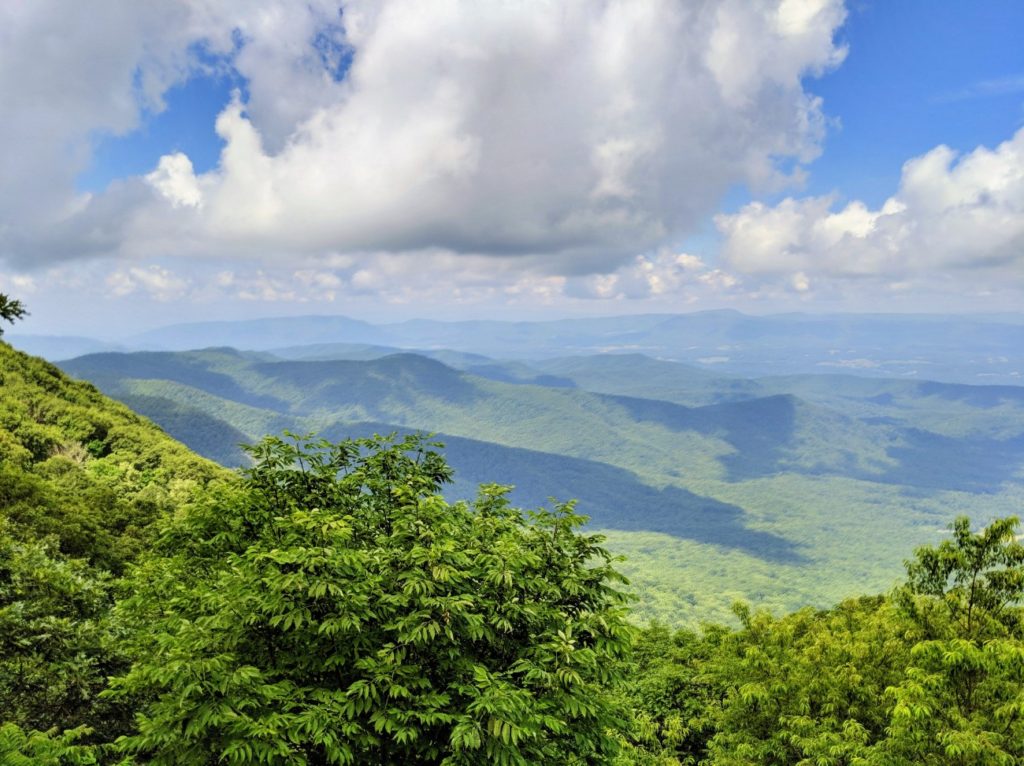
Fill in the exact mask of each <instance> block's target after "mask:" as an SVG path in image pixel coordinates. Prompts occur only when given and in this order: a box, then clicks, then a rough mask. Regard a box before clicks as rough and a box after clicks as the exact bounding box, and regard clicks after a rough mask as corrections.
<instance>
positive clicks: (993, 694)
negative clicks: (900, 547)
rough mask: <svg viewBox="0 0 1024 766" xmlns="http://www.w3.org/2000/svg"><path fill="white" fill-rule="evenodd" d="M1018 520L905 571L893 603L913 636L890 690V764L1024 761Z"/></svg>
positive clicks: (963, 538) (1022, 561)
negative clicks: (907, 660)
mask: <svg viewBox="0 0 1024 766" xmlns="http://www.w3.org/2000/svg"><path fill="white" fill-rule="evenodd" d="M1018 527H1019V523H1018V520H1017V519H1016V518H1014V517H1010V518H1006V519H996V520H995V521H993V522H992V523H990V524H989V525H988V526H987V527H985V528H984V529H982V530H980V531H978V532H973V531H972V530H971V526H970V522H969V520H968V519H967V518H966V517H960V518H958V519H957V520H956V521H955V522H954V524H953V525H952V526H951V531H952V536H951V539H949V540H945V541H943V542H942V543H941V544H940V545H938V546H937V547H931V546H925V547H922V548H919V549H918V550H917V551H916V556H915V559H914V560H913V561H910V562H908V563H907V571H908V574H909V578H908V583H907V587H906V588H905V589H904V590H903V592H902V593H901V594H899V602H900V604H901V605H902V607H903V609H904V610H905V611H906V613H907V614H908V615H909V616H910V617H911V619H912V620H913V621H914V623H915V624H916V626H917V634H918V638H919V640H918V641H917V643H916V644H915V645H914V647H913V649H912V650H911V661H910V665H909V667H908V669H907V671H906V677H905V679H904V681H903V682H902V683H900V684H899V685H898V686H896V687H893V688H891V689H889V690H888V692H887V693H888V696H889V698H890V701H891V703H892V704H891V718H892V722H891V726H890V733H891V741H890V743H889V744H890V747H889V748H888V754H889V758H890V760H889V762H895V763H898V762H905V763H915V764H917V763H921V764H963V765H965V766H966V765H968V764H970V765H971V766H974V765H977V766H983V764H1013V763H1021V762H1022V761H1024V545H1022V544H1021V543H1020V541H1019V538H1018ZM897 759H902V760H897Z"/></svg>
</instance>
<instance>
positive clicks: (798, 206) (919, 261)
mask: <svg viewBox="0 0 1024 766" xmlns="http://www.w3.org/2000/svg"><path fill="white" fill-rule="evenodd" d="M834 208H835V200H834V199H833V198H830V197H810V198H805V199H792V198H788V199H785V200H783V201H782V202H780V203H779V204H778V205H775V206H773V207H769V206H766V205H764V204H762V203H758V202H755V203H751V204H749V205H746V206H745V207H743V208H742V209H741V210H740V211H739V212H738V213H735V214H733V215H720V216H718V217H717V218H716V219H715V220H716V223H717V225H718V228H719V230H720V231H721V233H722V234H723V235H724V237H725V241H724V243H723V250H722V254H723V257H724V258H725V260H726V262H728V263H729V264H730V265H731V266H732V267H733V268H735V269H737V270H740V271H742V272H746V273H749V274H778V275H786V274H789V275H791V279H792V284H793V287H794V288H795V289H797V290H806V289H808V288H809V287H810V278H811V277H812V276H814V275H820V276H825V277H882V278H885V279H889V280H892V281H893V284H892V285H891V286H892V288H893V289H896V290H898V289H905V288H906V284H905V283H904V282H903V281H902V279H903V278H904V277H921V276H934V275H935V274H937V273H939V272H942V271H949V270H953V271H956V270H967V269H970V270H972V271H974V272H993V271H998V272H999V273H1001V274H1004V275H1005V276H1006V277H1007V278H1009V279H1011V280H1016V281H1018V282H1019V281H1020V280H1022V279H1024V128H1022V129H1021V130H1019V131H1018V132H1017V133H1016V134H1015V135H1014V136H1013V137H1012V138H1011V139H1009V140H1008V141H1005V142H1003V143H1002V144H1000V145H999V146H997V147H996V148H995V149H989V148H986V147H979V148H977V149H975V150H974V151H972V152H970V153H969V154H966V155H963V156H959V157H958V156H957V154H956V153H955V152H954V151H953V150H952V149H950V148H948V147H946V146H939V147H937V148H935V149H933V150H931V151H930V152H928V153H926V154H923V155H921V156H919V157H915V158H914V159H912V160H910V161H909V162H907V163H906V164H905V165H904V166H903V174H902V178H901V180H900V185H899V189H898V190H897V191H896V193H895V194H894V195H893V196H892V197H890V198H889V199H888V200H886V202H885V204H883V205H882V206H881V207H880V208H878V209H874V210H872V209H870V208H869V207H868V206H867V205H865V204H864V203H863V202H860V201H856V200H855V201H852V202H850V203H848V204H847V205H846V206H844V207H842V208H840V209H838V210H835V209H834Z"/></svg>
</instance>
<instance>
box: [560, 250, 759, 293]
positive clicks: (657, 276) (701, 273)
mask: <svg viewBox="0 0 1024 766" xmlns="http://www.w3.org/2000/svg"><path fill="white" fill-rule="evenodd" d="M738 286H739V279H737V278H736V276H735V275H733V274H730V273H728V272H726V271H723V270H722V269H717V268H711V267H710V266H708V265H707V264H706V263H705V262H704V261H703V260H702V259H701V258H699V257H697V256H695V255H691V254H689V253H675V252H672V251H670V250H661V251H659V252H658V253H656V254H654V255H651V256H643V255H638V256H636V257H634V258H632V259H631V260H630V261H628V262H626V263H625V264H623V265H622V266H620V267H619V268H618V269H616V270H615V271H612V272H608V273H603V274H593V275H590V276H586V277H582V278H578V279H575V280H572V281H571V282H569V284H568V286H567V290H566V293H567V294H568V295H571V296H574V297H583V298H602V299H614V300H624V299H633V300H637V299H640V300H643V299H659V298H663V297H668V296H674V297H676V298H678V299H680V300H682V301H683V302H687V301H692V300H695V299H696V297H697V295H698V293H699V294H702V295H708V294H714V293H720V294H721V293H728V292H730V291H732V290H733V289H734V288H736V287H738Z"/></svg>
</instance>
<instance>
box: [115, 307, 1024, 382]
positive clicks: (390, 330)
mask: <svg viewBox="0 0 1024 766" xmlns="http://www.w3.org/2000/svg"><path fill="white" fill-rule="evenodd" d="M123 344H124V345H125V346H126V347H128V348H145V349H189V348H203V347H207V346H233V347H236V348H243V349H253V350H262V351H269V350H272V349H278V350H281V349H286V353H285V355H287V356H290V357H293V358H298V357H303V358H309V357H310V356H312V357H314V358H324V357H330V358H338V356H339V355H340V354H344V355H345V357H346V358H354V357H353V355H356V356H358V358H367V357H368V356H369V355H372V354H375V353H378V351H377V350H374V349H372V348H368V347H387V348H388V349H402V350H418V351H420V352H423V353H431V352H437V351H440V350H442V349H443V350H445V352H446V353H464V354H481V355H486V356H487V357H490V358H497V359H502V360H509V359H515V360H520V361H529V360H536V359H543V358H552V357H565V356H577V355H583V356H585V355H594V354H609V353H642V354H645V355H647V356H651V357H657V358H661V359H665V360H670V361H677V362H685V363H688V364H691V365H697V366H700V367H704V368H706V369H712V370H715V371H721V372H722V373H725V374H729V375H739V376H744V377H759V376H764V375H788V374H794V373H801V374H803V373H828V372H836V373H849V374H854V375H860V376H869V377H870V376H874V377H900V376H906V377H913V378H918V379H926V380H944V381H948V382H959V383H998V384H1010V385H1014V384H1017V383H1019V382H1021V381H1022V380H1024V320H1022V319H1021V318H1020V317H1006V316H935V315H912V314H908V315H881V314H879V315H873V314H837V315H810V314H779V315H769V316H749V315H745V314H741V313H739V312H736V311H728V310H723V311H702V312H695V313H691V314H645V315H638V316H622V317H600V318H586V319H566V320H555V321H536V322H503V321H462V322H442V321H436V320H422V319H420V320H409V321H405V322H398V323H394V324H378V325H374V324H370V323H367V322H362V321H359V320H354V319H349V318H346V317H340V316H333V317H328V316H320V317H317V316H310V317H288V318H280V319H260V320H246V321H238V322H205V323H198V324H185V325H175V326H171V327H166V328H162V329H159V330H154V331H150V332H147V333H143V334H141V335H138V336H135V337H132V338H128V339H126V340H124V341H123ZM303 345H312V346H314V347H320V348H314V349H310V350H309V351H308V352H303V351H301V350H299V349H298V348H297V347H298V346H303ZM330 347H333V349H332V348H330ZM343 347H347V350H345V349H343ZM360 347H362V348H361V350H360ZM449 361H452V362H453V363H455V364H456V366H460V367H462V366H464V365H463V364H462V363H456V362H455V360H454V359H452V360H449Z"/></svg>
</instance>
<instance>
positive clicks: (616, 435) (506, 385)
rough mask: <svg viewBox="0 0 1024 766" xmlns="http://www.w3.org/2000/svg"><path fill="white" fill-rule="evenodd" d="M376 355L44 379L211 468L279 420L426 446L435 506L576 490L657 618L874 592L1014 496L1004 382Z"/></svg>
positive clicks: (1006, 507) (530, 500)
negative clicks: (443, 464)
mask: <svg viewBox="0 0 1024 766" xmlns="http://www.w3.org/2000/svg"><path fill="white" fill-rule="evenodd" d="M385 351H386V349H384V350H381V349H378V350H377V351H376V352H375V353H368V352H367V350H366V349H365V348H358V349H351V348H337V347H335V348H334V349H333V350H332V349H326V348H324V347H314V348H313V349H312V350H311V352H310V353H311V355H313V356H317V357H321V356H328V357H330V356H332V355H333V356H338V355H342V356H346V355H351V354H353V353H355V354H356V355H357V356H359V357H360V358H358V359H348V358H344V359H337V358H327V359H312V360H308V359H307V360H303V359H297V360H296V359H281V358H279V357H276V356H275V355H274V354H272V353H267V352H239V351H235V350H232V349H207V350H204V351H190V352H144V353H135V354H98V355H91V356H86V357H81V358H78V359H75V360H70V361H68V362H65V363H63V366H64V368H65V369H66V370H68V371H69V372H71V373H72V374H74V375H76V376H78V377H82V378H85V379H87V380H90V381H93V382H94V383H95V384H96V385H98V386H100V387H101V388H102V389H103V390H104V391H105V392H107V393H109V394H110V395H112V396H114V397H116V398H119V399H121V400H122V401H124V402H126V403H128V404H129V405H130V406H132V407H134V408H136V409H138V410H139V411H140V412H142V413H144V414H146V415H147V416H149V417H151V418H153V420H155V421H156V422H157V423H160V424H161V425H163V426H164V427H165V428H167V430H168V432H169V433H171V434H172V435H173V436H175V437H176V438H179V439H181V440H182V441H183V442H185V443H186V444H189V445H190V446H192V447H193V448H194V449H196V450H198V451H199V452H200V453H202V454H204V455H206V456H208V457H211V458H213V459H216V460H218V461H220V462H222V463H224V464H226V465H239V464H242V463H243V462H244V457H243V456H242V454H241V453H240V452H239V451H238V450H237V444H238V443H239V442H240V441H254V440H257V439H259V438H260V437H262V435H263V434H266V433H279V432H280V431H282V430H284V429H289V430H292V431H295V432H299V433H306V432H316V433H321V434H323V435H325V436H327V437H328V438H331V439H335V440H336V439H340V438H344V437H346V436H352V435H368V434H370V433H373V432H380V433H387V432H391V431H399V432H410V431H422V432H427V433H433V434H436V435H437V438H438V439H439V440H440V441H442V442H444V443H446V445H447V455H448V457H449V459H450V461H451V463H452V465H453V466H454V468H455V471H456V484H455V485H454V487H453V489H451V490H449V494H450V495H451V496H453V497H460V496H461V497H464V496H468V495H470V494H471V493H472V491H473V488H474V487H475V486H476V485H477V484H478V483H480V482H484V481H489V480H493V478H494V477H495V476H500V477H501V481H503V482H505V483H508V484H511V485H514V486H515V488H516V489H515V490H514V493H513V496H512V497H513V499H514V501H515V502H516V503H518V504H522V505H526V506H533V505H538V504H541V503H544V502H545V501H546V500H547V498H548V497H551V496H555V497H558V498H559V499H569V498H577V499H578V500H579V509H580V511H581V512H582V513H584V514H587V515H589V516H590V517H591V519H592V521H591V528H593V529H598V530H601V531H603V532H604V533H605V534H607V535H608V536H609V540H610V543H611V545H612V546H613V549H615V550H617V551H621V552H622V553H624V554H627V561H626V563H625V564H624V571H625V572H626V573H627V574H628V575H630V576H631V578H632V579H633V582H634V588H635V589H636V592H637V593H638V594H639V595H640V597H641V601H640V604H639V606H638V613H639V614H641V615H643V616H645V617H657V618H658V619H661V620H663V621H667V622H670V623H673V624H684V625H695V624H697V623H699V622H701V621H703V620H709V619H711V620H717V621H722V620H729V619H731V618H730V612H729V609H730V605H731V603H732V601H734V600H735V599H737V598H739V599H743V600H746V601H749V602H751V603H754V604H755V605H760V606H765V607H769V608H771V609H773V610H776V611H783V610H790V609H794V608H798V607H800V606H802V605H805V604H819V605H826V604H828V603H832V602H834V601H836V600H838V599H840V598H843V597H845V596H848V595H851V594H854V593H859V592H862V591H864V590H869V591H878V590H885V589H886V588H888V587H889V586H890V585H891V584H892V583H893V582H894V581H895V578H897V577H898V576H899V572H900V567H901V562H902V559H903V557H904V556H905V554H906V551H907V549H908V548H910V547H912V546H913V545H914V544H917V543H920V542H923V541H927V540H937V539H940V538H941V534H942V529H943V528H944V526H945V525H946V524H947V523H948V522H949V521H950V520H951V519H952V518H954V517H955V516H956V515H958V514H960V513H969V514H971V515H973V516H975V517H977V518H988V517H991V516H995V515H1000V514H1008V513H1013V512H1015V511H1016V509H1017V508H1018V507H1019V504H1020V502H1021V499H1022V497H1024V405H1022V401H1021V397H1020V389H1017V388H1015V387H1008V386H1007V387H979V386H964V385H954V384H939V383H925V382H920V381H899V380H886V379H865V378H844V377H830V376H796V377H790V378H761V379H745V378H735V377H729V376H722V375H719V374H716V373H712V372H709V371H706V370H703V369H698V368H693V367H689V366H686V365H682V364H678V363H672V362H664V361H658V360H655V359H651V358H649V357H644V356H640V355H622V356H619V355H601V356H589V357H570V358H561V359H554V360H547V361H539V362H531V361H529V360H526V361H518V362H515V363H514V364H510V363H507V362H496V361H493V360H489V359H487V358H485V357H479V356H467V355H457V354H442V353H441V352H437V351H433V352H429V353H430V355H431V356H434V357H440V358H446V359H447V361H448V362H449V363H450V364H454V365H457V366H459V367H463V368H465V369H463V370H460V369H456V368H455V367H452V366H449V364H445V363H442V362H441V361H438V358H428V357H427V356H422V355H418V354H411V353H402V354H391V355H387V354H386V353H384V352H385ZM289 354H290V355H291V356H301V352H300V351H298V350H297V349H292V350H291V351H290V352H289ZM367 356H370V357H371V358H369V359H367V358H366V357H367ZM475 373H482V374H475ZM544 383H548V385H544Z"/></svg>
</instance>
